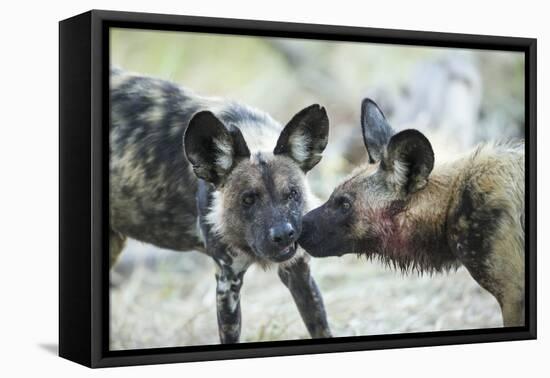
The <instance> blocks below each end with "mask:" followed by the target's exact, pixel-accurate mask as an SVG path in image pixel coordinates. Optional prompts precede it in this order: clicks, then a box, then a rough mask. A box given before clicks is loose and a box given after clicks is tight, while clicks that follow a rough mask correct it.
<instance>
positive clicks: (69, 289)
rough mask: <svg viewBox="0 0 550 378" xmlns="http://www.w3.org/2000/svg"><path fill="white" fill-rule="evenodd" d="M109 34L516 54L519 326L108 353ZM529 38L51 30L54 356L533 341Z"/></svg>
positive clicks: (339, 29) (164, 21)
mask: <svg viewBox="0 0 550 378" xmlns="http://www.w3.org/2000/svg"><path fill="white" fill-rule="evenodd" d="M110 27H123V28H138V29H150V30H173V31H192V32H205V33H219V34H235V35H254V36H273V37H292V38H303V39H323V40H337V41H355V42H376V43H387V44H401V45H423V46H436V47H461V48H468V49H486V50H505V51H518V52H523V53H524V54H525V63H526V64H525V114H526V119H525V121H526V130H525V140H526V152H527V156H528V159H527V160H526V167H525V168H526V170H525V172H526V177H525V180H526V188H527V191H526V202H527V207H526V211H528V214H527V216H526V228H527V233H526V238H525V246H526V255H525V256H526V270H527V272H526V273H527V274H526V281H527V282H526V298H525V300H526V306H525V308H526V317H525V319H526V325H525V326H524V327H517V328H492V329H476V330H460V331H437V332H423V333H407V334H391V335H379V336H358V337H336V338H330V339H315V340H289V341H273V342H254V343H243V344H233V345H209V346H188V347H171V348H157V349H140V350H127V351H109V348H108V332H109V315H108V314H109V313H108V283H109V279H108V277H109V276H108V261H107V260H108V259H107V258H106V254H105V253H103V251H106V250H108V248H109V245H108V237H107V236H108V195H107V194H108V174H107V172H108V159H109V157H108V155H109V153H108V152H109V148H108V128H109V125H108V124H109V104H108V88H109V55H108V54H109V39H108V30H109V28H110ZM536 43H537V42H536V39H531V38H515V37H500V36H486V35H468V34H450V33H435V32H420V31H407V30H386V29H373V28H360V27H347V26H346V27H344V26H332V25H330V26H329V25H313V24H298V23H285V22H271V21H269V22H268V21H251V20H238V19H225V18H205V17H191V16H175V15H163V14H146V13H127V12H114V11H103V10H92V11H89V12H86V13H83V14H81V15H78V16H75V17H72V18H69V19H67V20H63V21H61V22H60V23H59V89H60V95H59V128H60V133H59V159H60V160H59V171H60V175H59V185H60V191H59V204H60V205H59V206H60V207H59V212H60V217H59V218H60V224H59V354H60V356H61V357H64V358H67V359H69V360H72V361H75V362H77V363H80V364H83V365H86V366H89V367H108V366H120V365H138V364H156V363H168V362H187V361H202V360H219V359H233V358H251V357H266V356H280V355H296V354H309V353H329V352H344V351H357V350H370V349H386V348H407V347H418V346H433V345H448V344H459V343H462V344H465V343H479V342H494V341H510V340H526V339H535V338H536V334H537V333H536V332H537V331H536V330H537V324H536V322H537V318H536V306H537V304H536V84H537V83H536V64H537V58H536V57H537V55H536V54H537V53H536V49H537V47H536V46H537V44H536Z"/></svg>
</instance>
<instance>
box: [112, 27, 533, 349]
mask: <svg viewBox="0 0 550 378" xmlns="http://www.w3.org/2000/svg"><path fill="white" fill-rule="evenodd" d="M111 64H112V65H114V66H118V67H120V68H123V69H125V70H129V71H133V72H137V73H141V74H144V75H149V76H154V77H158V78H162V79H167V80H171V81H173V82H176V83H178V84H181V85H182V86H185V87H188V88H190V89H192V90H193V91H195V92H197V93H199V94H201V95H205V96H219V97H225V98H228V99H233V100H237V101H240V102H243V103H245V104H248V105H251V106H254V107H257V108H259V109H262V110H264V111H266V112H268V113H270V114H271V115H272V116H273V117H274V118H275V119H277V120H278V121H279V122H281V123H282V124H285V123H286V122H288V121H289V120H290V118H291V117H292V116H293V115H294V114H295V113H296V112H298V111H299V110H301V109H302V108H304V107H306V106H308V105H311V104H313V103H318V104H321V105H323V106H325V107H326V109H327V112H328V115H329V118H330V138H329V144H328V147H327V150H326V152H325V153H324V157H323V159H322V160H321V163H319V165H318V166H317V167H316V168H315V169H314V170H313V171H312V172H310V173H309V174H308V177H309V180H310V183H311V185H312V189H313V190H314V192H315V193H316V194H317V195H318V196H319V197H320V199H321V200H325V199H326V198H327V197H328V195H329V194H330V193H331V191H332V189H333V188H334V186H335V185H336V184H337V183H338V182H339V181H340V180H341V179H342V178H343V177H344V176H346V175H347V174H348V173H349V172H350V171H351V170H352V169H353V168H354V167H355V166H356V165H357V164H360V163H361V162H363V161H365V159H366V150H365V148H364V145H363V141H362V137H361V133H360V127H359V125H360V123H359V113H360V103H361V100H362V99H363V98H364V97H371V98H372V99H374V100H375V101H376V102H377V103H378V104H379V105H380V107H381V108H382V110H383V111H384V113H385V114H386V116H387V118H388V119H389V120H390V123H392V125H393V127H394V128H395V129H397V130H400V129H404V128H410V127H414V128H417V129H420V130H421V131H423V132H424V133H425V134H426V136H427V137H428V138H429V139H430V140H431V142H432V144H433V147H434V151H435V159H436V164H437V163H438V162H442V161H448V160H452V159H454V158H456V157H457V156H458V155H460V154H463V153H467V152H468V151H469V150H471V148H472V147H473V146H475V145H476V144H478V143H480V142H483V141H489V140H506V139H510V138H523V137H524V122H525V119H524V57H523V54H522V53H512V52H500V51H484V50H460V49H449V48H432V47H408V46H400V45H382V44H364V43H343V42H328V41H310V40H296V39H281V38H255V37H240V36H223V35H213V34H196V33H181V32H159V31H142V30H132V29H111ZM312 266H313V268H312V269H313V274H314V277H315V279H316V280H317V283H318V284H319V286H320V288H321V291H322V294H323V297H324V300H325V305H326V308H327V312H328V317H329V322H330V324H331V327H332V331H333V334H334V336H357V335H373V334H389V333H403V332H420V331H438V330H451V329H473V328H487V327H500V326H501V325H502V323H501V315H500V310H499V307H498V304H497V302H496V300H495V299H494V298H493V297H492V296H491V295H490V294H489V293H487V292H486V291H485V290H483V289H482V288H480V287H479V286H478V285H477V283H476V282H475V281H474V280H473V279H472V278H471V277H470V276H469V274H468V272H467V271H466V270H465V269H464V268H460V269H458V270H457V271H456V272H449V273H447V274H443V275H434V276H429V275H417V274H412V275H407V276H404V275H402V274H401V273H399V272H394V271H392V270H389V269H388V268H386V267H385V266H382V265H380V264H378V263H377V262H371V261H366V260H364V259H358V258H356V257H354V256H344V257H340V258H338V257H332V258H326V259H314V260H313V262H312ZM215 287H216V282H215V279H214V264H213V262H212V261H210V259H209V258H208V257H207V256H205V255H202V254H200V253H181V252H173V251H167V250H161V249H158V248H156V247H154V246H151V245H148V244H144V243H140V242H136V241H133V240H130V241H129V243H128V244H127V247H126V249H125V251H124V253H123V254H122V256H121V258H120V260H119V261H118V263H117V264H116V265H115V267H114V269H113V270H112V271H111V330H110V336H111V340H110V345H111V349H113V350H117V349H134V348H152V347H169V346H185V345H201V344H217V343H219V339H218V331H217V322H216V301H215ZM241 306H242V318H243V320H242V324H243V330H242V336H241V340H242V341H244V342H246V341H268V340H284V339H297V338H307V337H308V334H307V331H306V329H305V326H304V325H303V323H302V321H301V319H300V316H299V314H298V311H297V309H296V307H295V305H294V303H293V301H292V298H291V296H290V293H289V292H288V291H287V289H286V288H285V287H284V286H283V284H282V283H280V281H279V279H278V277H277V272H276V268H273V269H271V270H268V271H263V270H262V269H261V268H259V267H252V268H251V269H249V271H248V272H247V273H246V275H245V283H244V286H243V290H242V295H241Z"/></svg>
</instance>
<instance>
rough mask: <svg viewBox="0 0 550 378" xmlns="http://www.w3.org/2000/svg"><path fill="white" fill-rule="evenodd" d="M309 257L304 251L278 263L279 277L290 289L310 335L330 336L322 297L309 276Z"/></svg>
mask: <svg viewBox="0 0 550 378" xmlns="http://www.w3.org/2000/svg"><path fill="white" fill-rule="evenodd" d="M309 259H310V257H309V255H306V254H305V253H304V254H303V255H302V256H298V257H296V258H294V259H292V260H291V261H289V262H288V263H286V264H281V265H279V277H280V278H281V281H283V283H284V284H285V285H286V287H288V289H289V290H290V293H291V294H292V297H293V298H294V302H295V303H296V306H297V307H298V310H299V311H300V315H301V316H302V320H303V321H304V323H305V324H306V327H307V330H308V331H309V334H310V335H311V337H313V338H320V337H331V336H332V334H331V332H330V328H329V326H328V321H327V314H326V311H325V305H324V304H323V297H322V296H321V293H320V291H319V288H318V287H317V284H316V283H315V280H314V279H313V277H312V276H311V270H310V267H309Z"/></svg>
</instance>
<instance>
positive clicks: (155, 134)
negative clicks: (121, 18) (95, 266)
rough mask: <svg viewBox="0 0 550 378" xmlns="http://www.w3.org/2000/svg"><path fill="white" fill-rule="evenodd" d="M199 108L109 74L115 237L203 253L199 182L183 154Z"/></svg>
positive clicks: (164, 88) (165, 87)
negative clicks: (200, 249) (187, 129)
mask: <svg viewBox="0 0 550 378" xmlns="http://www.w3.org/2000/svg"><path fill="white" fill-rule="evenodd" d="M198 108H199V101H198V98H197V97H196V96H194V95H193V94H192V93H191V92H187V91H185V90H184V89H182V88H180V87H178V86H176V85H174V84H172V83H170V82H167V81H163V80H158V79H153V78H148V77H142V76H137V75H132V74H129V73H127V72H125V71H122V70H119V69H113V70H111V130H110V183H109V184H110V185H109V186H110V217H111V219H110V222H111V227H112V228H113V230H114V231H118V232H120V233H122V234H124V235H126V236H130V237H132V238H135V239H138V240H141V241H145V242H148V243H152V244H155V245H157V246H160V247H164V248H170V249H174V250H188V249H193V248H197V247H200V240H199V237H198V234H197V232H196V216H197V211H196V201H195V192H196V187H197V179H196V177H195V175H194V174H193V173H192V171H191V169H190V166H189V163H188V162H187V159H186V158H185V156H184V154H183V147H182V143H183V142H182V140H183V134H184V131H185V127H186V125H187V124H188V122H189V120H190V118H191V117H192V115H193V114H194V113H195V112H196V110H197V109H198Z"/></svg>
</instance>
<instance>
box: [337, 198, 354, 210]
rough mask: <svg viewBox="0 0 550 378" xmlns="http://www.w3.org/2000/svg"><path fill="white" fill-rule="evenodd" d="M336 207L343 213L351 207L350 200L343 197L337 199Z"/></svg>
mask: <svg viewBox="0 0 550 378" xmlns="http://www.w3.org/2000/svg"><path fill="white" fill-rule="evenodd" d="M338 207H339V208H340V210H341V211H342V212H344V213H346V212H348V211H349V210H350V209H351V202H350V200H348V199H347V198H345V197H343V198H340V199H339V200H338Z"/></svg>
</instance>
